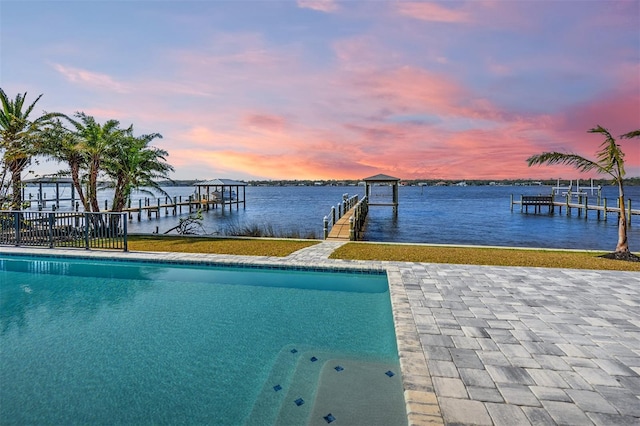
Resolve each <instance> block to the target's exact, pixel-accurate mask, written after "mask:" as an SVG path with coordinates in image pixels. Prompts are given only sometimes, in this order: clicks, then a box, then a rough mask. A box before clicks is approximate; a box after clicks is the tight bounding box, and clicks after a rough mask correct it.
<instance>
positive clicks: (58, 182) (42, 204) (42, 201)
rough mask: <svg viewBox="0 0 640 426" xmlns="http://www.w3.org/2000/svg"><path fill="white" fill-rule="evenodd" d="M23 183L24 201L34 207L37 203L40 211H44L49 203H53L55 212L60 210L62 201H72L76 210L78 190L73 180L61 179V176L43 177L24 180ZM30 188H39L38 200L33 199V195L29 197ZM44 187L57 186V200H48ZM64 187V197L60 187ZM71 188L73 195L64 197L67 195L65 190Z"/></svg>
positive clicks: (72, 206)
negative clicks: (33, 204) (28, 190)
mask: <svg viewBox="0 0 640 426" xmlns="http://www.w3.org/2000/svg"><path fill="white" fill-rule="evenodd" d="M22 183H23V184H24V186H23V188H22V201H23V202H25V203H29V206H30V207H32V205H31V204H32V203H33V202H36V203H37V204H38V209H39V210H42V209H43V208H46V207H47V201H48V202H50V203H53V206H52V208H53V209H54V210H56V209H59V208H60V201H71V208H72V209H73V208H74V205H75V203H76V189H75V187H74V186H73V179H71V178H68V177H59V176H43V177H39V178H34V179H23V180H22ZM29 186H37V187H38V192H37V194H36V199H35V200H34V199H33V194H31V193H29V195H28V196H27V194H26V192H27V188H28V187H29ZM43 186H55V188H56V193H55V198H50V199H48V200H47V199H46V198H45V197H46V194H45V193H44V191H43V190H42V187H43ZM61 186H62V189H63V191H62V195H61V193H60V187H61ZM66 187H69V188H70V189H71V191H70V192H71V193H70V194H69V195H67V196H64V195H65V193H66V190H65V188H66Z"/></svg>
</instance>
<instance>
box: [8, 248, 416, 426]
mask: <svg viewBox="0 0 640 426" xmlns="http://www.w3.org/2000/svg"><path fill="white" fill-rule="evenodd" d="M0 304H1V306H0V327H1V329H0V382H1V383H2V386H1V387H0V419H2V422H3V423H9V424H11V423H13V424H25V423H31V424H33V423H37V424H76V423H84V424H88V423H90V424H96V423H110V424H142V423H144V424H148V423H160V424H229V425H236V424H278V423H280V424H286V423H291V422H296V423H298V422H300V421H302V422H303V423H306V422H309V423H310V424H314V422H316V423H315V424H322V423H324V424H327V423H329V422H331V421H332V418H338V415H337V414H336V411H335V410H332V408H331V404H337V403H338V401H336V395H338V394H339V392H338V390H340V389H342V390H344V389H343V388H344V387H345V386H348V385H346V384H345V380H346V381H347V382H348V383H352V382H353V383H355V382H359V383H361V384H366V385H367V386H370V385H371V386H373V385H372V384H375V386H378V385H379V386H383V387H385V388H384V389H383V390H382V391H380V392H375V393H377V394H384V395H385V396H386V397H387V398H386V399H391V400H393V399H394V398H395V400H396V401H400V402H401V405H402V407H401V408H402V410H404V404H403V400H402V385H401V374H400V368H399V365H398V355H397V346H396V339H395V333H394V325H393V319H392V313H391V304H390V299H389V291H388V284H387V279H386V275H384V274H383V273H368V274H365V273H334V272H328V271H311V270H291V269H285V268H274V269H262V268H239V267H228V266H224V267H223V266H207V265H180V264H167V263H149V262H147V263H144V262H125V261H105V260H90V259H66V258H39V257H38V258H36V257H25V256H0ZM356 373H357V374H359V376H357V377H356V376H349V374H356ZM354 377H355V378H354ZM341 380H342V381H341ZM330 386H334V388H333V389H331V388H330ZM358 404H360V405H362V404H361V401H360V402H359V403H358ZM376 404H378V402H376V401H370V403H369V405H376ZM360 405H358V407H359V408H358V407H355V405H354V406H353V407H354V408H353V409H354V410H357V409H359V410H365V411H366V407H364V408H363V407H360ZM332 413H333V415H332ZM298 424H299V423H298Z"/></svg>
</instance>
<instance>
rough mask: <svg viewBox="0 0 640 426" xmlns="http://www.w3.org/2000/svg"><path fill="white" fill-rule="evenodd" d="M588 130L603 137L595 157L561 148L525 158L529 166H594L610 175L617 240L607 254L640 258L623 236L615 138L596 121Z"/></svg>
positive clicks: (621, 163)
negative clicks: (614, 194) (615, 201)
mask: <svg viewBox="0 0 640 426" xmlns="http://www.w3.org/2000/svg"><path fill="white" fill-rule="evenodd" d="M588 132H589V133H599V134H601V135H603V136H604V137H605V140H604V142H602V144H600V151H598V152H597V153H596V161H593V160H589V159H587V158H584V157H581V156H580V155H577V154H567V153H562V152H543V153H542V154H538V155H532V156H531V157H529V158H528V159H527V163H528V165H529V166H532V165H534V164H536V165H540V164H550V165H551V164H566V165H571V166H574V167H575V168H576V169H578V170H579V171H581V172H588V171H591V170H595V171H596V172H597V173H600V174H607V175H609V176H611V178H612V179H613V182H612V184H614V185H616V184H617V185H618V197H619V200H618V205H619V207H620V213H619V214H618V243H617V245H616V249H615V251H614V252H613V253H611V254H610V255H607V257H612V258H616V259H627V260H640V258H638V256H635V255H634V254H632V253H631V252H630V251H629V241H628V239H627V215H626V212H625V209H624V186H623V180H624V176H625V170H624V153H623V152H622V150H621V149H620V146H619V145H618V143H617V142H616V140H615V139H614V137H613V136H611V133H610V132H609V131H608V130H607V129H605V128H604V127H602V126H600V125H598V126H597V127H594V128H593V129H590V130H589V131H588ZM639 136H640V130H634V131H632V132H629V133H626V134H624V135H621V136H620V137H621V138H624V139H630V138H634V137H639Z"/></svg>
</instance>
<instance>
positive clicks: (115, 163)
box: [104, 133, 173, 212]
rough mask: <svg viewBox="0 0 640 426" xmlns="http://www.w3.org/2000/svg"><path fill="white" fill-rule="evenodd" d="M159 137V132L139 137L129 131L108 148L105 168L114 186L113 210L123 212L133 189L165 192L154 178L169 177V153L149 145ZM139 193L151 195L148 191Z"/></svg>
mask: <svg viewBox="0 0 640 426" xmlns="http://www.w3.org/2000/svg"><path fill="white" fill-rule="evenodd" d="M161 137H162V135H160V134H159V133H152V134H149V135H143V136H139V137H134V136H133V135H131V134H129V135H126V136H125V137H123V138H122V139H121V141H120V142H119V143H118V144H117V145H114V146H112V147H111V150H110V151H109V156H108V159H107V160H106V161H105V163H104V168H105V173H106V175H107V176H108V177H109V178H111V180H112V185H113V187H114V189H115V193H114V196H113V203H112V205H111V210H112V211H114V212H119V211H122V209H123V208H125V207H126V203H127V201H128V200H129V197H130V196H131V191H132V190H134V189H142V188H145V187H146V188H152V189H154V190H156V191H159V192H161V193H163V194H165V195H166V192H165V191H164V190H163V189H162V188H161V187H160V185H159V184H158V183H157V179H168V174H169V172H172V171H173V167H172V166H171V165H169V164H167V162H166V157H167V156H168V155H169V153H168V152H167V151H165V150H162V149H159V148H156V147H153V146H149V143H150V142H151V141H153V140H154V139H155V138H161ZM142 192H146V193H149V194H152V192H151V191H148V190H143V191H142Z"/></svg>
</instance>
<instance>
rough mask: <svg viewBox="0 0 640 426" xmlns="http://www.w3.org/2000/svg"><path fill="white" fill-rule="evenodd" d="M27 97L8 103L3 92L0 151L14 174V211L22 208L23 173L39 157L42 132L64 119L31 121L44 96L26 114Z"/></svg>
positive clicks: (46, 115)
mask: <svg viewBox="0 0 640 426" xmlns="http://www.w3.org/2000/svg"><path fill="white" fill-rule="evenodd" d="M26 97H27V93H26V92H25V93H24V94H19V93H18V94H17V95H16V97H15V99H13V100H12V99H9V98H8V97H7V94H6V93H5V92H4V90H2V89H1V88H0V101H1V102H2V110H0V149H1V150H2V162H3V164H4V167H6V169H7V170H8V171H9V173H10V174H11V208H12V209H15V210H19V209H21V208H22V172H23V171H24V169H25V168H26V167H27V166H28V165H29V164H30V163H31V159H32V158H33V157H34V156H35V155H37V154H38V143H39V141H40V140H41V139H40V132H41V131H42V129H43V128H44V127H45V126H46V125H48V124H49V123H50V122H51V119H53V118H55V117H60V116H62V114H59V113H55V112H51V113H44V114H43V115H41V116H40V117H37V118H36V119H34V120H30V119H29V115H30V114H31V113H32V112H33V109H34V107H35V106H36V103H37V102H38V101H39V100H40V98H41V97H42V95H40V96H38V97H37V98H36V100H35V101H33V103H32V104H31V105H29V106H28V107H27V108H26V109H24V110H23V107H24V101H25V98H26Z"/></svg>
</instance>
